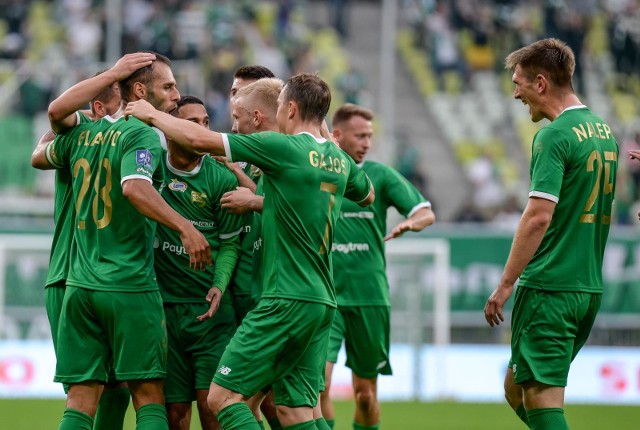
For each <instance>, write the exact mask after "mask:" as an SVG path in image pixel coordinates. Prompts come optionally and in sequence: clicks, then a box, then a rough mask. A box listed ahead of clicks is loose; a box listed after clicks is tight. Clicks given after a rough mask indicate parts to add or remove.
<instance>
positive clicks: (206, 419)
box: [186, 390, 222, 430]
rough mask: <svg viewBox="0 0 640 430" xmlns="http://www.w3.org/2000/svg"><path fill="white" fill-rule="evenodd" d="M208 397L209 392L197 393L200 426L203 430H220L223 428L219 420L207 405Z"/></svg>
mask: <svg viewBox="0 0 640 430" xmlns="http://www.w3.org/2000/svg"><path fill="white" fill-rule="evenodd" d="M208 395H209V390H197V391H196V403H197V405H198V414H200V425H201V426H202V430H219V429H221V428H222V427H220V423H219V422H218V419H217V418H216V416H215V415H214V414H213V411H212V410H211V408H209V405H208V404H207V396H208ZM186 430H189V428H188V427H187V428H186Z"/></svg>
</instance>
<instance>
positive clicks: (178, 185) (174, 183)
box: [167, 178, 187, 193]
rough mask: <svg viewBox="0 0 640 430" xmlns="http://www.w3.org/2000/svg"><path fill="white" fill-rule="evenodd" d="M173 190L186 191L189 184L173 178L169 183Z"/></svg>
mask: <svg viewBox="0 0 640 430" xmlns="http://www.w3.org/2000/svg"><path fill="white" fill-rule="evenodd" d="M167 186H168V187H169V189H170V190H171V191H180V192H181V193H184V192H185V191H187V184H186V183H185V182H180V181H178V180H177V179H175V178H174V179H172V180H171V183H170V184H168V185H167Z"/></svg>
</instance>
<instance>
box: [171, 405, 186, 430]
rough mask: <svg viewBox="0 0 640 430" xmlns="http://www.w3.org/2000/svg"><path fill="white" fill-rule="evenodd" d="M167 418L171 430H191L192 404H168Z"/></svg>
mask: <svg viewBox="0 0 640 430" xmlns="http://www.w3.org/2000/svg"><path fill="white" fill-rule="evenodd" d="M165 407H166V408H167V418H168V419H169V429H170V430H189V427H190V426H191V403H190V402H189V403H181V402H174V403H167V404H166V405H165Z"/></svg>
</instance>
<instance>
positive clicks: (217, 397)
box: [207, 383, 242, 415]
mask: <svg viewBox="0 0 640 430" xmlns="http://www.w3.org/2000/svg"><path fill="white" fill-rule="evenodd" d="M239 401H242V395H241V394H238V393H234V392H233V391H231V390H228V389H227V388H224V387H221V386H220V385H217V384H215V383H212V384H211V387H210V388H209V395H208V396H207V405H208V406H209V409H210V410H211V411H212V412H213V413H214V414H215V415H218V414H219V413H220V411H221V410H223V409H224V408H226V407H227V406H229V405H231V404H233V403H237V402H239Z"/></svg>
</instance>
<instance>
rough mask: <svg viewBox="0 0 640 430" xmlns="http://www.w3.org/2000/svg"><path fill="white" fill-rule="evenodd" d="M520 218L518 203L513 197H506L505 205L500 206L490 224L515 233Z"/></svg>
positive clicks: (520, 211) (520, 210)
mask: <svg viewBox="0 0 640 430" xmlns="http://www.w3.org/2000/svg"><path fill="white" fill-rule="evenodd" d="M520 218H522V209H521V208H520V203H519V202H518V198H517V197H516V196H515V195H510V196H509V197H507V199H506V202H505V204H504V205H503V206H502V208H501V209H500V210H498V213H496V214H495V216H494V217H493V220H492V223H493V224H494V225H495V226H496V227H500V228H502V229H505V230H508V231H516V229H517V228H518V224H519V223H520Z"/></svg>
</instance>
